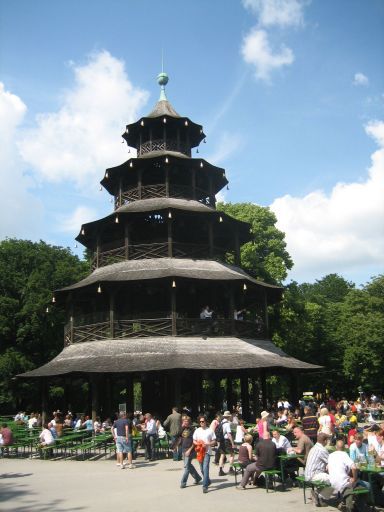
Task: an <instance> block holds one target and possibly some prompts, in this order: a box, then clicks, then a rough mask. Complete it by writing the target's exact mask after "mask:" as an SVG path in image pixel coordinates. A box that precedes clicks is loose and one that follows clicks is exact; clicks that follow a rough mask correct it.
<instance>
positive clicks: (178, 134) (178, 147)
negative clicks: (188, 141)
mask: <svg viewBox="0 0 384 512" xmlns="http://www.w3.org/2000/svg"><path fill="white" fill-rule="evenodd" d="M176 141H177V151H180V153H184V151H181V147H180V128H179V127H177V130H176Z"/></svg>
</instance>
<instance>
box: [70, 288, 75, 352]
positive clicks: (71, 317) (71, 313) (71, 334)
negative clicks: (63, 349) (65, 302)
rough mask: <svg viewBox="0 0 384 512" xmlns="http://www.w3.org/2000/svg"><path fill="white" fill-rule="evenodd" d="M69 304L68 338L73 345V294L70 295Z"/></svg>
mask: <svg viewBox="0 0 384 512" xmlns="http://www.w3.org/2000/svg"><path fill="white" fill-rule="evenodd" d="M69 300H70V303H69V337H70V340H71V343H73V342H74V341H75V340H74V323H75V322H74V318H73V294H72V293H70V298H69Z"/></svg>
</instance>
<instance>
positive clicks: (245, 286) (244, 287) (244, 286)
mask: <svg viewBox="0 0 384 512" xmlns="http://www.w3.org/2000/svg"><path fill="white" fill-rule="evenodd" d="M246 289H247V285H246V284H245V283H244V284H243V290H244V291H246Z"/></svg>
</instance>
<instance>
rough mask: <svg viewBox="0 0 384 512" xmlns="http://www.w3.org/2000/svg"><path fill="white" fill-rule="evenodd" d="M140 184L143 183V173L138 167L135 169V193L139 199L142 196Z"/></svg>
mask: <svg viewBox="0 0 384 512" xmlns="http://www.w3.org/2000/svg"><path fill="white" fill-rule="evenodd" d="M142 184H143V173H142V171H141V169H138V171H137V195H138V199H141V196H142V188H143V187H142Z"/></svg>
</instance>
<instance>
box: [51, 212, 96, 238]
mask: <svg viewBox="0 0 384 512" xmlns="http://www.w3.org/2000/svg"><path fill="white" fill-rule="evenodd" d="M96 218H97V211H96V210H95V209H94V208H88V207H86V206H78V207H77V208H76V209H75V210H74V212H73V213H72V214H71V215H69V216H68V217H61V218H60V219H59V230H60V231H63V232H66V233H71V234H76V235H77V234H78V233H79V230H80V226H81V225H82V224H85V223H87V222H91V221H93V220H95V219H96Z"/></svg>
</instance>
